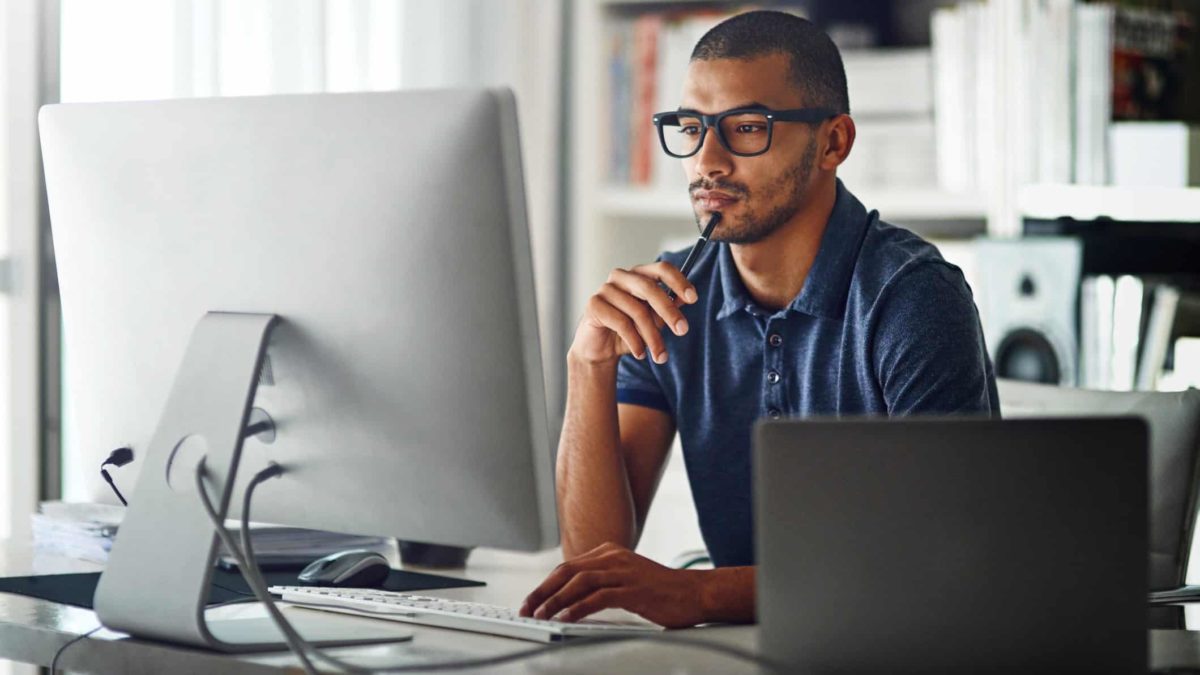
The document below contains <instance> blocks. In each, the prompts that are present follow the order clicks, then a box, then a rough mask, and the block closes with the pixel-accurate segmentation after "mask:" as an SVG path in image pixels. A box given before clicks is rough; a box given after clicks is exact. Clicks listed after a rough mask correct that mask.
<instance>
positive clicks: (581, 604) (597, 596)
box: [559, 587, 630, 621]
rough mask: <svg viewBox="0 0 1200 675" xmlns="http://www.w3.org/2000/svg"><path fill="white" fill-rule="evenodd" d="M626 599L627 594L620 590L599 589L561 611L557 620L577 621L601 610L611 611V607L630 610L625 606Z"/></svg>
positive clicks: (610, 588) (611, 588)
mask: <svg viewBox="0 0 1200 675" xmlns="http://www.w3.org/2000/svg"><path fill="white" fill-rule="evenodd" d="M628 597H629V593H628V592H626V591H623V590H622V589H621V588H615V587H606V588H599V589H597V590H595V591H593V592H591V593H589V594H588V595H586V596H584V597H583V598H581V599H579V600H577V601H576V602H575V603H574V604H571V605H568V606H567V607H566V608H564V609H563V610H561V614H560V616H559V618H560V619H561V620H563V621H579V620H581V619H586V618H587V617H589V616H591V615H592V614H595V613H596V612H599V611H600V610H602V609H612V608H613V607H619V608H621V609H630V608H629V607H626V606H625V600H626V599H628Z"/></svg>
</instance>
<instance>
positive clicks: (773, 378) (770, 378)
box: [767, 370, 779, 384]
mask: <svg viewBox="0 0 1200 675" xmlns="http://www.w3.org/2000/svg"><path fill="white" fill-rule="evenodd" d="M767 382H770V383H771V384H778V382H779V373H777V372H775V371H774V370H772V371H771V372H769V373H767Z"/></svg>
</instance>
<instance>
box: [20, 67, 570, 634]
mask: <svg viewBox="0 0 1200 675" xmlns="http://www.w3.org/2000/svg"><path fill="white" fill-rule="evenodd" d="M39 122H40V127H41V140H42V150H43V155H44V160H45V170H46V183H47V188H48V191H49V199H50V215H51V224H52V229H53V239H54V246H55V252H56V256H57V262H58V274H59V283H60V289H61V295H62V310H63V331H64V332H63V335H64V350H65V354H66V357H67V363H68V368H67V372H66V379H65V395H66V397H67V403H68V409H69V419H67V420H66V421H65V423H66V425H67V435H68V437H69V438H70V439H72V442H73V443H75V444H77V445H78V446H79V447H80V448H81V449H82V450H81V451H82V452H83V453H84V454H86V455H91V456H94V457H95V458H96V465H99V462H100V460H102V459H103V457H104V456H105V455H106V454H107V453H108V452H109V451H110V450H112V449H113V448H117V447H121V446H132V447H133V448H134V450H135V452H136V453H137V457H138V461H136V462H135V463H134V464H132V465H131V466H130V468H131V469H137V471H138V475H137V477H136V483H134V485H135V489H134V490H133V492H132V494H131V495H130V496H129V499H130V504H129V508H128V512H127V514H126V517H125V519H124V521H123V523H122V525H121V529H120V534H119V536H118V537H117V539H116V542H115V544H114V546H113V549H112V552H111V557H110V560H109V563H108V565H107V568H106V570H105V572H104V573H103V575H102V577H101V580H100V583H99V587H98V589H97V592H96V598H95V607H96V611H97V614H98V615H99V617H100V619H101V621H102V622H103V623H104V624H105V625H106V626H108V627H110V628H113V629H116V630H121V631H124V632H128V633H130V634H133V635H135V636H139V637H145V638H150V639H160V640H167V641H173V642H180V643H186V644H193V645H197V646H203V647H209V648H217V649H224V650H230V651H236V650H248V649H261V648H264V647H266V646H269V645H271V644H274V643H275V642H276V641H277V640H278V635H277V633H276V632H275V629H274V627H273V626H270V625H267V624H269V621H268V620H264V622H265V623H264V625H262V626H259V627H258V628H254V627H252V626H251V625H250V624H248V623H247V620H239V621H238V622H236V623H237V627H236V629H234V628H232V627H229V626H224V625H222V624H220V622H216V621H206V620H205V616H204V601H205V598H206V597H207V592H208V584H209V579H210V574H211V570H212V567H213V563H214V555H215V553H216V550H217V547H216V540H215V537H214V529H213V524H212V521H210V520H209V518H208V517H207V513H206V512H205V511H204V509H203V507H202V504H201V502H200V500H199V499H198V493H197V488H196V483H195V479H196V473H197V471H198V467H199V466H200V464H201V461H203V471H204V479H205V480H207V481H208V485H209V486H210V489H209V491H207V493H208V494H211V495H213V496H214V497H215V500H214V501H216V504H217V507H218V513H220V514H221V515H223V516H229V517H232V516H234V515H236V514H238V513H239V512H240V509H239V504H240V499H239V498H238V497H239V496H240V495H241V494H242V491H243V490H244V487H245V484H246V480H247V478H248V477H249V476H253V475H254V474H255V473H256V472H258V471H259V470H261V469H263V468H265V467H267V466H268V463H272V462H273V463H277V464H278V465H279V466H280V467H282V468H283V472H284V473H283V475H282V476H281V477H280V479H278V480H272V481H270V482H269V483H266V484H264V485H263V486H262V487H261V488H259V489H258V491H257V492H256V493H255V495H256V498H255V504H254V518H255V520H262V521H266V522H272V523H279V524H285V525H292V526H297V527H307V528H314V529H323V530H333V531H339V532H348V533H355V534H368V535H381V536H389V537H401V538H404V539H410V540H417V541H428V542H436V543H443V544H454V545H463V546H493V547H500V548H508V549H517V550H539V549H544V548H548V547H551V546H554V545H555V544H556V543H557V538H558V528H557V521H556V515H555V503H554V489H553V470H552V466H553V456H552V443H551V432H550V424H549V417H548V414H547V406H546V397H545V392H544V382H543V376H542V361H541V358H542V357H541V353H540V348H539V345H538V323H537V314H536V305H535V299H534V284H533V267H532V264H531V253H530V243H529V235H528V231H527V225H526V211H525V194H524V186H523V179H522V171H521V163H520V148H519V143H518V134H517V118H516V107H515V101H514V99H513V96H512V94H511V93H510V92H508V91H506V90H444V91H413V92H392V93H366V94H337V95H295V96H274V97H249V98H228V99H195V100H176V101H158V102H137V103H98V104H73V105H54V106H48V107H46V108H44V109H43V110H42V111H41V115H40V117H39ZM247 429H251V430H252V431H251V432H250V433H247ZM89 464H90V462H89ZM125 479H126V480H128V478H125ZM306 614H321V613H316V612H311V613H306ZM332 619H333V621H334V622H336V621H337V620H338V619H345V617H332ZM356 625H357V624H356ZM298 628H299V629H300V631H301V633H302V634H305V635H306V637H310V638H312V639H321V638H322V637H324V634H323V632H322V630H323V629H322V627H321V626H317V627H308V626H304V625H300V626H298ZM388 628H389V629H390V628H391V627H390V626H389V627H388ZM314 631H315V633H314ZM336 632H337V631H336V630H333V631H332V633H336ZM358 637H360V638H362V637H363V636H361V635H359V636H358ZM368 637H369V636H368ZM384 637H386V636H384ZM334 639H335V640H336V639H337V638H336V635H335V636H334Z"/></svg>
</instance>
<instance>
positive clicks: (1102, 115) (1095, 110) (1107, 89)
mask: <svg viewBox="0 0 1200 675" xmlns="http://www.w3.org/2000/svg"><path fill="white" fill-rule="evenodd" d="M1114 15H1115V11H1114V8H1113V6H1112V5H1104V4H1080V5H1077V6H1076V7H1075V31H1074V32H1075V72H1074V81H1075V105H1074V110H1075V139H1074V159H1075V169H1074V173H1075V182H1076V183H1080V184H1085V185H1106V184H1107V183H1108V154H1107V151H1108V124H1109V122H1110V121H1111V120H1112V53H1113V41H1112V33H1113V17H1114Z"/></svg>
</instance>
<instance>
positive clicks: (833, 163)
mask: <svg viewBox="0 0 1200 675" xmlns="http://www.w3.org/2000/svg"><path fill="white" fill-rule="evenodd" d="M855 134H856V131H855V128H854V120H853V119H852V118H851V117H850V116H849V115H838V116H837V117H834V118H833V119H831V120H828V121H826V122H825V149H824V152H822V153H821V157H820V159H819V161H818V165H819V166H820V167H821V169H822V170H825V171H833V170H834V169H836V168H838V166H839V165H841V163H842V162H844V161H846V158H847V157H849V156H850V150H851V149H852V148H853V147H854V137H855Z"/></svg>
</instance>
